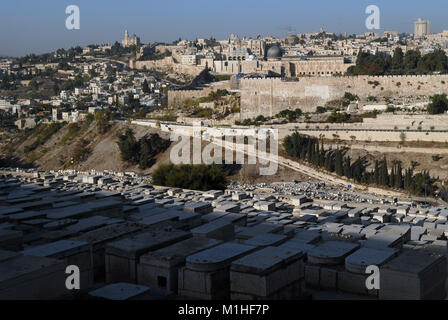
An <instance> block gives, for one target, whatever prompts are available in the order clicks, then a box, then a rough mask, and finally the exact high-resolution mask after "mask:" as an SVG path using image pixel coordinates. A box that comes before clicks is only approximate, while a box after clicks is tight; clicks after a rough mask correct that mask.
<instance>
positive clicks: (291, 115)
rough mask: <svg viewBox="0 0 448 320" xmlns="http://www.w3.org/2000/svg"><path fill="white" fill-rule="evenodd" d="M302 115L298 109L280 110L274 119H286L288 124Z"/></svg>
mask: <svg viewBox="0 0 448 320" xmlns="http://www.w3.org/2000/svg"><path fill="white" fill-rule="evenodd" d="M301 115H302V110H300V109H299V108H297V109H295V110H294V111H292V110H282V111H280V112H279V113H278V114H277V115H275V118H286V119H288V121H289V122H294V121H296V120H297V118H298V117H300V116H301Z"/></svg>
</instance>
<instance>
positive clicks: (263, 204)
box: [254, 201, 275, 211]
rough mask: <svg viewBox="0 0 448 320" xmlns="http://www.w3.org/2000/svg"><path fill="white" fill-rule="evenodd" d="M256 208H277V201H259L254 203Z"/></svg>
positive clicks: (267, 209)
mask: <svg viewBox="0 0 448 320" xmlns="http://www.w3.org/2000/svg"><path fill="white" fill-rule="evenodd" d="M254 208H255V209H257V210H265V211H271V210H275V203H274V202H268V201H259V202H255V203H254Z"/></svg>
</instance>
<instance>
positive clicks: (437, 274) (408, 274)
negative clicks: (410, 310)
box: [379, 249, 447, 300]
mask: <svg viewBox="0 0 448 320" xmlns="http://www.w3.org/2000/svg"><path fill="white" fill-rule="evenodd" d="M380 275H381V276H380V290H379V298H380V299H382V300H441V299H444V298H445V296H446V289H445V281H446V277H447V259H446V256H443V255H441V254H437V253H430V252H427V251H424V250H409V249H403V252H402V253H401V254H400V255H398V257H396V258H394V259H392V260H391V261H389V262H388V263H386V264H385V265H383V266H382V267H381V268H380Z"/></svg>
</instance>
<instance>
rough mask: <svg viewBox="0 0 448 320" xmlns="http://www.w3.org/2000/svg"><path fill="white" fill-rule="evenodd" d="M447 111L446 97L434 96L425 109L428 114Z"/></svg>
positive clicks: (441, 95) (444, 95)
mask: <svg viewBox="0 0 448 320" xmlns="http://www.w3.org/2000/svg"><path fill="white" fill-rule="evenodd" d="M447 110H448V99H447V95H446V94H445V93H444V94H435V95H433V96H432V97H431V103H430V104H429V105H428V107H427V111H428V113H429V114H440V113H444V112H446V111H447Z"/></svg>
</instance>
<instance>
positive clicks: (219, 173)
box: [152, 163, 228, 191]
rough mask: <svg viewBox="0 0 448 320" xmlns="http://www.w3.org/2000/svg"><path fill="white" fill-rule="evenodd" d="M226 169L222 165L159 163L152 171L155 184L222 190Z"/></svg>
mask: <svg viewBox="0 0 448 320" xmlns="http://www.w3.org/2000/svg"><path fill="white" fill-rule="evenodd" d="M227 175H228V171H227V170H226V169H225V167H224V165H219V164H211V165H205V164H199V165H189V164H182V165H174V164H172V163H169V164H161V165H159V166H158V167H157V169H156V170H154V172H153V173H152V183H153V184H155V185H161V186H167V187H173V188H183V189H192V190H203V191H206V190H211V189H218V190H223V189H225V188H226V185H227Z"/></svg>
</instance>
